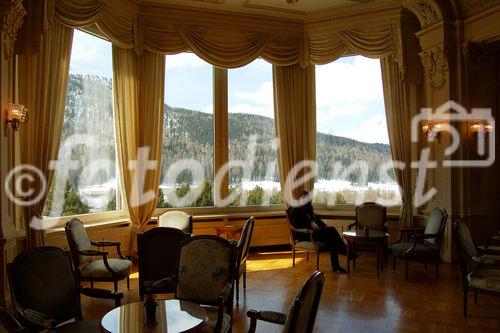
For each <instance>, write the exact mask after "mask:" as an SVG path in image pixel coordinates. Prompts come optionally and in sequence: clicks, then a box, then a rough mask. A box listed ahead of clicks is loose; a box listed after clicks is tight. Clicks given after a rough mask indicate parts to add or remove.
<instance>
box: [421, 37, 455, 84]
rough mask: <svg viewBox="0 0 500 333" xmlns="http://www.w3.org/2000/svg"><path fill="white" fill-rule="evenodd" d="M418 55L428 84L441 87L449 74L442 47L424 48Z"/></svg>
mask: <svg viewBox="0 0 500 333" xmlns="http://www.w3.org/2000/svg"><path fill="white" fill-rule="evenodd" d="M419 55H420V58H421V60H422V65H423V66H424V72H425V76H426V78H427V80H428V83H429V85H430V86H431V87H432V88H434V89H441V88H443V87H444V84H445V83H446V81H447V80H448V75H449V73H448V71H449V67H448V59H447V58H446V54H445V53H444V51H443V49H442V48H441V47H439V46H437V47H434V48H432V49H429V50H425V51H423V52H421V53H420V54H419Z"/></svg>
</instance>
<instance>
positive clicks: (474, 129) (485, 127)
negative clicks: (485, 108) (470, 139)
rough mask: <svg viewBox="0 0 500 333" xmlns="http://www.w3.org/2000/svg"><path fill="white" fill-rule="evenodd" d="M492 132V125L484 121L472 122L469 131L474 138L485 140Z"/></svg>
mask: <svg viewBox="0 0 500 333" xmlns="http://www.w3.org/2000/svg"><path fill="white" fill-rule="evenodd" d="M492 130H493V125H492V124H490V123H489V122H487V121H484V120H478V121H472V122H471V124H470V131H471V133H472V135H473V136H474V137H476V138H486V137H487V136H488V134H489V133H490V132H491V131H492Z"/></svg>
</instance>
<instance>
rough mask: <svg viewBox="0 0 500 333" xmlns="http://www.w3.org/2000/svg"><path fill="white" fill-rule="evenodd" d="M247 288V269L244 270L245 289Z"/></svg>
mask: <svg viewBox="0 0 500 333" xmlns="http://www.w3.org/2000/svg"><path fill="white" fill-rule="evenodd" d="M246 289H247V270H246V269H245V270H244V271H243V290H246Z"/></svg>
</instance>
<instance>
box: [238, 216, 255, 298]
mask: <svg viewBox="0 0 500 333" xmlns="http://www.w3.org/2000/svg"><path fill="white" fill-rule="evenodd" d="M247 225H248V230H246V227H247ZM254 226H255V219H254V218H253V216H252V217H250V218H249V219H248V220H247V221H246V222H245V226H244V227H243V231H242V233H241V237H240V240H239V242H238V245H237V246H236V271H235V280H236V303H238V302H239V300H240V278H241V276H242V275H243V290H246V289H247V267H246V262H247V258H248V253H249V252H250V242H251V241H252V234H253V229H254ZM247 233H249V234H250V235H248V244H247V247H246V251H245V252H244V253H243V250H244V247H245V240H246V238H247V236H246V235H247ZM241 267H243V271H242V272H241V275H240V270H241Z"/></svg>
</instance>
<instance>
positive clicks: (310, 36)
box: [50, 0, 401, 68]
mask: <svg viewBox="0 0 500 333" xmlns="http://www.w3.org/2000/svg"><path fill="white" fill-rule="evenodd" d="M50 1H54V3H55V10H54V12H55V18H56V20H58V21H59V22H60V23H62V24H63V25H66V26H69V27H72V28H78V27H86V26H90V25H95V26H96V27H97V28H98V29H99V31H100V32H101V33H102V34H103V35H105V36H106V37H107V38H109V39H110V40H111V41H112V42H113V44H115V45H117V46H119V47H121V48H125V49H134V50H135V52H136V53H137V54H141V53H142V52H143V51H144V50H147V51H150V52H153V53H160V54H175V53H179V52H183V51H193V52H194V53H196V54H197V55H198V56H199V57H200V58H202V59H204V60H206V61H207V62H209V63H211V64H213V65H216V66H219V67H225V68H234V67H240V66H244V65H246V64H248V63H250V62H252V61H253V60H254V59H256V58H258V57H262V58H264V59H266V60H267V61H269V62H270V63H272V64H275V65H280V66H288V65H293V64H300V66H302V67H306V66H307V65H308V64H309V63H311V64H324V63H328V62H331V61H334V60H335V59H338V58H339V57H341V56H343V55H345V54H347V53H353V54H354V53H355V54H360V55H363V56H368V57H372V58H383V57H387V56H390V55H392V56H393V57H394V58H395V59H398V55H399V53H400V52H399V49H400V47H401V46H400V45H399V44H400V43H399V42H398V41H399V38H398V36H399V24H394V23H387V26H384V27H379V28H373V29H370V28H366V27H365V28H363V29H350V30H345V31H334V30H333V31H328V32H308V33H307V34H305V33H304V32H303V31H301V32H287V33H283V32H279V31H278V32H274V31H273V30H272V29H270V31H269V32H261V31H262V29H260V31H257V29H256V31H252V28H251V27H249V26H248V25H246V26H244V27H243V26H238V25H235V24H231V26H229V25H228V24H225V23H211V24H207V23H202V22H201V21H200V23H199V24H185V23H182V24H179V23H178V22H175V20H170V19H168V18H165V19H162V20H159V19H158V18H157V17H155V18H154V19H152V18H151V17H147V16H145V15H143V14H141V13H140V8H139V7H138V6H137V7H135V8H134V7H126V8H124V6H120V3H122V2H120V1H115V0H80V1H78V2H75V1H73V0H50Z"/></svg>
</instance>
